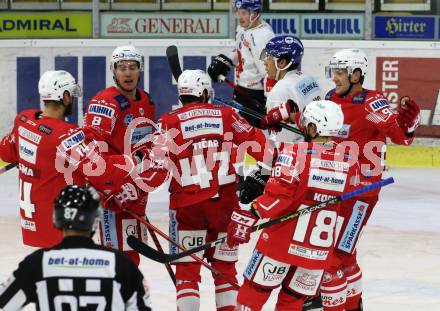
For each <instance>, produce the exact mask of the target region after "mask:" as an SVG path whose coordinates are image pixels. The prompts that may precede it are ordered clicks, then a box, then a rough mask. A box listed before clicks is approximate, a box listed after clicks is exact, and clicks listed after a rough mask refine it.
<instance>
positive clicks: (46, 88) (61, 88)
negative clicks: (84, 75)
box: [38, 70, 82, 101]
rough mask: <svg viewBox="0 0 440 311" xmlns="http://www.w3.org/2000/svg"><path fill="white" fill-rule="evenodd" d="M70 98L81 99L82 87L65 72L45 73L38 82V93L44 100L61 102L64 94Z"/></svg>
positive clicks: (53, 71) (51, 71) (52, 71)
mask: <svg viewBox="0 0 440 311" xmlns="http://www.w3.org/2000/svg"><path fill="white" fill-rule="evenodd" d="M65 91H67V92H69V94H70V96H73V97H80V96H81V95H82V90H81V87H80V86H79V85H78V83H76V80H75V78H74V77H73V76H72V75H71V74H70V73H68V72H67V71H64V70H50V71H46V72H45V73H43V75H42V76H41V78H40V81H39V82H38V92H39V93H40V97H41V99H42V100H54V101H60V100H62V99H63V94H64V92H65Z"/></svg>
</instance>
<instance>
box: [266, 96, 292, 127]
mask: <svg viewBox="0 0 440 311" xmlns="http://www.w3.org/2000/svg"><path fill="white" fill-rule="evenodd" d="M298 110H299V109H298V105H297V104H296V103H295V102H294V101H293V100H291V99H289V100H288V101H287V102H285V103H281V104H280V105H279V106H277V107H275V108H272V109H271V110H269V111H268V112H267V114H266V115H265V116H264V117H263V118H262V119H261V127H262V128H269V127H271V126H273V125H276V124H278V123H280V122H281V121H287V120H289V119H290V114H291V113H296V112H298Z"/></svg>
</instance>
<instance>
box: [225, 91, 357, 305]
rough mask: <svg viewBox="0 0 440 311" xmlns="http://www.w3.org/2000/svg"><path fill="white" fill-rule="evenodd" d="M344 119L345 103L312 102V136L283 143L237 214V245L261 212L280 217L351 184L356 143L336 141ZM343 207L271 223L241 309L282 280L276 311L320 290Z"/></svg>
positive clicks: (259, 301) (232, 228) (305, 123)
mask: <svg viewBox="0 0 440 311" xmlns="http://www.w3.org/2000/svg"><path fill="white" fill-rule="evenodd" d="M343 122H344V115H343V113H342V111H341V108H340V107H339V105H337V104H335V103H333V102H331V101H324V100H320V101H314V102H311V103H310V104H309V105H307V106H306V107H305V108H304V111H303V113H302V116H301V123H302V128H303V131H304V133H305V134H306V137H307V141H309V142H302V143H298V144H291V143H284V144H283V145H282V146H281V148H280V151H279V154H278V157H277V159H276V162H275V164H274V167H273V168H272V174H271V177H270V178H269V180H268V182H267V184H266V187H265V190H264V194H262V195H261V196H258V193H256V196H258V197H257V198H256V199H255V200H254V201H253V202H252V203H251V204H250V206H249V209H248V210H246V209H241V210H235V211H234V213H233V214H232V217H231V223H230V224H229V227H228V243H229V244H236V243H245V242H248V241H249V239H250V227H251V226H253V225H254V224H255V223H256V222H257V220H258V219H259V218H269V219H271V218H277V217H280V216H283V215H285V214H287V213H289V212H292V211H295V210H300V209H303V208H305V207H307V206H311V205H314V204H316V203H319V202H322V201H325V200H326V199H329V198H332V197H334V196H337V195H340V194H342V193H343V192H344V191H346V190H349V189H350V187H351V183H352V181H353V180H355V179H356V178H355V177H356V174H357V169H356V168H357V166H356V165H351V164H352V163H350V162H349V159H350V157H349V156H348V155H349V152H350V149H349V148H346V147H345V146H340V145H338V144H337V143H335V142H334V141H333V140H332V139H333V136H335V135H336V134H337V133H338V131H339V130H340V128H341V127H342V124H343ZM254 197H255V196H254ZM240 199H241V198H240ZM339 208H340V205H339V204H335V205H328V206H326V207H324V208H322V209H319V210H316V211H314V212H312V213H309V214H303V215H301V216H300V217H298V218H294V219H292V220H290V221H286V222H283V223H280V224H278V225H273V226H272V227H268V228H266V229H264V230H263V232H262V233H261V234H260V237H259V240H258V242H257V245H256V247H255V250H254V252H253V254H252V257H251V259H250V261H249V263H248V266H247V268H246V269H245V272H244V277H245V280H244V284H243V285H242V287H241V288H240V290H239V293H238V298H237V303H238V308H237V310H248V311H257V310H258V311H259V310H262V307H263V305H264V304H265V302H266V301H267V299H268V298H269V296H270V293H271V291H272V290H273V289H275V288H277V287H279V286H280V285H281V290H280V293H279V295H278V300H277V304H276V307H275V310H277V311H295V310H301V309H302V306H303V302H304V300H305V299H306V297H307V296H311V295H314V294H315V293H316V291H317V290H318V289H319V284H320V283H321V279H322V276H323V273H324V269H325V268H326V267H327V265H328V264H329V259H330V255H331V251H332V249H333V247H334V241H335V238H336V233H335V231H336V222H337V217H338V213H339Z"/></svg>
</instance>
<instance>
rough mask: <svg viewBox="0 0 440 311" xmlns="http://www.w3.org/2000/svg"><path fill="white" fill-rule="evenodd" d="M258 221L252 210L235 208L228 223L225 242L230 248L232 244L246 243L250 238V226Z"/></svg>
mask: <svg viewBox="0 0 440 311" xmlns="http://www.w3.org/2000/svg"><path fill="white" fill-rule="evenodd" d="M257 221H258V217H257V216H256V215H255V214H254V213H253V212H252V211H250V210H249V211H246V210H236V211H234V212H233V213H232V215H231V222H230V223H229V225H228V230H227V234H228V236H227V238H226V243H227V244H228V247H230V248H232V247H234V245H237V244H242V243H247V242H249V240H250V239H251V227H252V226H253V225H254V224H255V223H256V222H257Z"/></svg>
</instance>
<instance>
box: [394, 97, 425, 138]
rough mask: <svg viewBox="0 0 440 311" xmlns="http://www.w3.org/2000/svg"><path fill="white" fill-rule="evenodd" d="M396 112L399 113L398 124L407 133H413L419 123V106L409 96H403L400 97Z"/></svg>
mask: <svg viewBox="0 0 440 311" xmlns="http://www.w3.org/2000/svg"><path fill="white" fill-rule="evenodd" d="M397 112H398V114H399V118H398V123H399V126H400V127H401V128H402V129H404V130H405V131H406V133H408V134H412V133H414V131H415V130H416V128H417V127H418V126H419V124H420V108H419V106H418V105H417V104H416V103H415V102H414V101H413V100H412V99H411V98H409V97H408V96H404V97H402V98H401V99H400V106H399V108H398V109H397Z"/></svg>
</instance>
